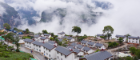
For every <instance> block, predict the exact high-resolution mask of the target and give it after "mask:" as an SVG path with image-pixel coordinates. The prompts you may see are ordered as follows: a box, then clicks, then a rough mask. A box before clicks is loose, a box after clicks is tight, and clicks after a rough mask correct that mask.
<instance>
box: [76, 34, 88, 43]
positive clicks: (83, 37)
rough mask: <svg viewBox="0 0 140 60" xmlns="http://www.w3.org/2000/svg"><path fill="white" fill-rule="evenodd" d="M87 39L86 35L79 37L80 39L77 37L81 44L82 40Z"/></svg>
mask: <svg viewBox="0 0 140 60" xmlns="http://www.w3.org/2000/svg"><path fill="white" fill-rule="evenodd" d="M85 38H87V36H86V35H84V36H78V37H77V40H78V41H79V42H80V41H82V40H83V39H85Z"/></svg>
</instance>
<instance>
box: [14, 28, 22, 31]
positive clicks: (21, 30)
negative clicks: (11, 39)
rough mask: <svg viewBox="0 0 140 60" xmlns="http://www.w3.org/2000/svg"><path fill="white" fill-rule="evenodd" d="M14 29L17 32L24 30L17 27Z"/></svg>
mask: <svg viewBox="0 0 140 60" xmlns="http://www.w3.org/2000/svg"><path fill="white" fill-rule="evenodd" d="M14 30H15V31H17V32H22V31H23V30H21V29H17V28H14Z"/></svg>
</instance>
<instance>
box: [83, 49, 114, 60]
mask: <svg viewBox="0 0 140 60" xmlns="http://www.w3.org/2000/svg"><path fill="white" fill-rule="evenodd" d="M111 56H113V55H112V54H111V53H109V52H107V51H100V52H96V53H93V54H90V55H87V56H85V57H84V58H85V59H87V60H93V59H94V60H105V59H107V58H110V57H111Z"/></svg>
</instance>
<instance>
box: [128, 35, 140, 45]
mask: <svg viewBox="0 0 140 60" xmlns="http://www.w3.org/2000/svg"><path fill="white" fill-rule="evenodd" d="M139 40H140V37H134V36H128V43H134V44H139Z"/></svg>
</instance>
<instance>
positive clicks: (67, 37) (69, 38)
mask: <svg viewBox="0 0 140 60" xmlns="http://www.w3.org/2000/svg"><path fill="white" fill-rule="evenodd" d="M64 38H66V39H68V40H71V39H72V37H69V36H64V37H63V39H64Z"/></svg>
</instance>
